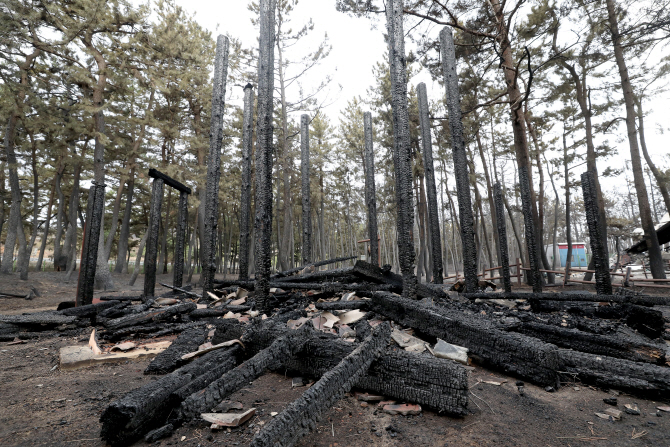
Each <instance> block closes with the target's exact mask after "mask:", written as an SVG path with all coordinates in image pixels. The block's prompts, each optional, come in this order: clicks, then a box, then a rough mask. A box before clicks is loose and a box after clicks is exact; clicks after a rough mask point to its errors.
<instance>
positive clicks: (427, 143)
mask: <svg viewBox="0 0 670 447" xmlns="http://www.w3.org/2000/svg"><path fill="white" fill-rule="evenodd" d="M418 96H419V122H420V124H421V149H422V152H423V169H424V174H425V178H426V194H427V195H428V228H429V229H430V242H431V244H430V246H431V251H432V257H433V283H435V284H442V283H443V282H444V280H443V278H442V240H441V238H440V216H439V213H438V211H437V190H436V189H435V170H434V169H433V142H432V137H431V132H430V118H429V117H428V95H427V93H426V84H424V83H423V82H421V83H420V84H419V85H418Z"/></svg>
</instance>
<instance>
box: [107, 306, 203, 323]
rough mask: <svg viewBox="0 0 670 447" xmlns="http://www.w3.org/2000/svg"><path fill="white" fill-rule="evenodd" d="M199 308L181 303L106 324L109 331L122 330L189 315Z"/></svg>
mask: <svg viewBox="0 0 670 447" xmlns="http://www.w3.org/2000/svg"><path fill="white" fill-rule="evenodd" d="M196 308H197V306H196V304H195V303H181V304H175V305H174V306H168V307H165V308H162V309H155V310H147V311H144V312H140V313H138V314H130V315H126V316H124V317H121V318H116V319H114V320H109V321H107V322H106V323H105V327H106V328H108V329H121V328H124V327H129V326H135V325H139V324H144V323H148V322H159V321H165V320H168V319H170V318H171V317H173V316H176V315H182V314H187V313H189V312H192V311H194V310H195V309H196Z"/></svg>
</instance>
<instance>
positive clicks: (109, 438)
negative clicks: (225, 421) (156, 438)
mask: <svg viewBox="0 0 670 447" xmlns="http://www.w3.org/2000/svg"><path fill="white" fill-rule="evenodd" d="M237 348H238V347H237V346H235V347H232V348H229V349H220V350H217V351H212V352H209V353H207V354H205V355H203V356H202V357H199V358H197V359H196V360H194V361H193V362H191V363H189V364H187V365H185V366H183V367H181V368H179V369H178V370H176V371H174V372H172V373H170V374H168V375H166V376H163V377H161V378H160V379H158V380H156V381H154V382H150V383H148V384H146V385H144V386H143V387H140V388H136V389H134V390H132V391H130V392H129V393H127V394H126V395H125V396H123V397H122V398H120V399H118V400H116V401H114V402H112V403H111V404H109V406H108V407H107V408H106V409H105V411H104V412H103V413H102V416H100V422H101V424H102V429H101V432H100V437H101V438H102V439H103V440H104V441H106V442H108V443H110V444H111V445H113V446H117V445H130V444H132V443H133V442H134V441H136V440H138V439H140V438H141V437H142V436H143V435H144V434H146V433H148V432H149V431H151V430H153V429H155V428H157V427H160V426H162V425H163V424H165V420H166V419H167V417H168V415H169V414H170V413H171V412H172V410H173V409H174V406H175V400H174V399H175V397H174V396H173V393H174V392H176V391H177V390H179V389H180V388H182V387H184V386H187V385H188V384H189V383H191V382H193V381H195V380H197V379H198V378H200V377H201V376H203V375H207V374H208V373H209V372H211V371H212V370H214V369H220V368H221V366H222V365H224V367H229V368H233V367H234V366H235V364H236V362H237V360H236V357H235V356H236V353H237V350H238V349H237ZM214 379H215V378H212V380H214ZM199 385H200V384H199ZM206 385H207V384H205V385H204V386H206ZM177 404H178V403H177Z"/></svg>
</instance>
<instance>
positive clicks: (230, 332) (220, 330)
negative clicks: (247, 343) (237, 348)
mask: <svg viewBox="0 0 670 447" xmlns="http://www.w3.org/2000/svg"><path fill="white" fill-rule="evenodd" d="M213 324H214V326H216V331H215V332H214V336H213V337H212V344H213V345H218V344H219V343H223V342H226V341H230V340H235V339H239V338H240V337H242V334H244V329H245V325H244V324H243V323H240V322H239V321H237V320H236V319H233V318H229V319H227V320H215V321H213Z"/></svg>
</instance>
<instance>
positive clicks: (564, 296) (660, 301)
mask: <svg viewBox="0 0 670 447" xmlns="http://www.w3.org/2000/svg"><path fill="white" fill-rule="evenodd" d="M461 296H463V297H465V298H467V299H469V300H477V299H481V300H492V299H508V300H519V299H522V300H537V301H543V300H548V301H585V302H594V303H598V302H610V303H628V304H637V305H640V306H668V305H670V297H666V296H636V295H593V294H589V293H585V294H577V293H463V294H461Z"/></svg>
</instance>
